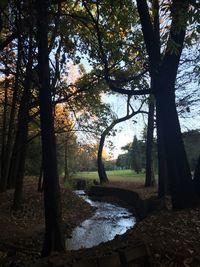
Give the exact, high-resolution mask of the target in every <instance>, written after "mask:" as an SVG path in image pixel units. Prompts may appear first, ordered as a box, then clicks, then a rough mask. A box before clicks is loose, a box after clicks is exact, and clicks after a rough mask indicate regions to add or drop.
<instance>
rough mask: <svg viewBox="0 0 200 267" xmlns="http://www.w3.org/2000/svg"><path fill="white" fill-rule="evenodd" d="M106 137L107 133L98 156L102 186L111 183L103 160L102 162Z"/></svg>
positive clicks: (104, 134) (102, 139) (102, 140)
mask: <svg viewBox="0 0 200 267" xmlns="http://www.w3.org/2000/svg"><path fill="white" fill-rule="evenodd" d="M105 137H106V133H105V132H104V133H103V134H102V135H101V138H100V142H99V148H98V154H97V166H98V174H99V180H100V183H101V184H103V183H108V182H109V180H108V177H107V174H106V171H105V167H104V164H103V160H102V152H103V147H104V142H105Z"/></svg>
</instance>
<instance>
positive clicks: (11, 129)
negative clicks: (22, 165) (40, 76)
mask: <svg viewBox="0 0 200 267" xmlns="http://www.w3.org/2000/svg"><path fill="white" fill-rule="evenodd" d="M20 64H21V38H20V37H19V38H18V49H17V66H16V75H15V81H14V92H13V97H12V105H11V111H10V117H9V126H8V137H7V142H6V146H5V154H4V158H3V159H2V177H3V179H4V181H3V186H2V187H4V188H5V189H7V186H8V176H9V169H10V164H11V154H12V146H13V141H14V138H15V131H16V129H15V128H16V127H15V126H14V124H15V119H16V115H15V113H16V111H17V99H18V91H19V71H20Z"/></svg>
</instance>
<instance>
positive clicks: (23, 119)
mask: <svg viewBox="0 0 200 267" xmlns="http://www.w3.org/2000/svg"><path fill="white" fill-rule="evenodd" d="M32 50H33V49H32V36H29V51H28V62H27V66H26V77H25V81H24V91H23V95H22V99H21V104H20V110H19V122H18V130H17V134H16V148H17V150H16V151H15V152H16V153H17V156H16V157H17V159H18V165H17V166H16V170H17V172H16V173H13V175H14V180H15V192H14V199H13V209H15V210H18V209H20V208H21V204H22V197H23V180H24V171H25V160H26V150H27V138H28V122H29V104H30V98H31V75H32V64H33V51H32Z"/></svg>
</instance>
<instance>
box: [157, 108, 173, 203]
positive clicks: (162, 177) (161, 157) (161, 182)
mask: <svg viewBox="0 0 200 267" xmlns="http://www.w3.org/2000/svg"><path fill="white" fill-rule="evenodd" d="M159 119H160V118H159V113H157V115H156V125H157V148H158V197H159V198H162V197H164V196H165V195H168V194H169V193H170V191H169V181H168V170H167V161H166V152H165V145H164V138H163V134H162V129H161V127H160V126H159V125H160V124H161V122H160V123H159V122H158V120H159Z"/></svg>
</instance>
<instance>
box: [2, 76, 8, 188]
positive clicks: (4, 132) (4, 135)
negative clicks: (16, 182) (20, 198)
mask: <svg viewBox="0 0 200 267" xmlns="http://www.w3.org/2000/svg"><path fill="white" fill-rule="evenodd" d="M8 87H9V79H8V77H7V76H6V77H5V85H4V88H5V93H4V106H3V124H2V133H1V135H2V144H1V162H0V164H1V176H0V192H4V191H6V185H7V180H6V177H5V175H4V163H5V161H4V159H5V154H6V140H7V113H8Z"/></svg>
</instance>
